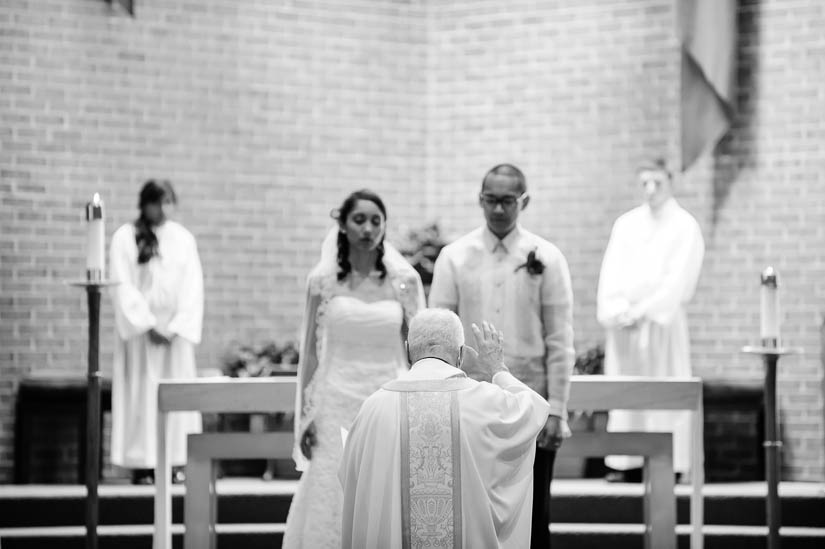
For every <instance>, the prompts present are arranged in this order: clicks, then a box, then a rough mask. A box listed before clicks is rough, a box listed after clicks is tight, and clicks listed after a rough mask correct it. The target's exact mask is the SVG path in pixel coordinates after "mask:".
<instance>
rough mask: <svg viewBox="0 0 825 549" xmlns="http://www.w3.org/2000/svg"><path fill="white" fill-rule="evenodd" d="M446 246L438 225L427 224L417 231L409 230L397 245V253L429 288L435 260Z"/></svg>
mask: <svg viewBox="0 0 825 549" xmlns="http://www.w3.org/2000/svg"><path fill="white" fill-rule="evenodd" d="M446 245H447V241H446V240H444V238H442V236H441V230H440V229H439V227H438V223H429V224H427V225H424V226H423V227H420V228H417V229H409V230H408V231H407V233H406V234H405V235H404V236H403V238H402V240H401V242H400V243H399V245H398V251H399V252H401V255H403V256H404V257H405V258H406V259H407V261H409V262H410V265H412V266H413V268H414V269H415V270H416V271H418V274H419V275H420V276H421V282H422V283H423V284H424V286H425V287H429V285H430V284H432V281H433V268H434V266H435V260H436V258H438V254H440V253H441V249H442V248H444V246H446Z"/></svg>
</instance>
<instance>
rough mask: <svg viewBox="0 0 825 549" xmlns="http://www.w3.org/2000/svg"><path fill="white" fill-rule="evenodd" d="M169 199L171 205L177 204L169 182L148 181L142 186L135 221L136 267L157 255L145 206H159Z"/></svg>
mask: <svg viewBox="0 0 825 549" xmlns="http://www.w3.org/2000/svg"><path fill="white" fill-rule="evenodd" d="M167 196H168V197H169V198H171V200H172V203H173V204H177V203H178V197H177V195H176V194H175V189H174V188H172V184H171V183H170V182H169V181H166V180H163V181H155V180H154V179H150V180H149V181H147V182H146V183H144V184H143V188H142V189H140V195H139V197H138V208H139V209H140V216H139V217H138V218H137V219H136V220H135V243H136V244H137V249H138V265H143V264H144V263H148V262H149V260H150V259H152V258H153V257H155V256H156V255H159V252H158V237H157V235H156V234H155V231H154V230H153V227H152V223H151V222H150V221H149V220H148V219H147V218H146V213H145V210H144V208H145V206H146V205H147V204H160V203H161V202H163V199H164V198H166V197H167Z"/></svg>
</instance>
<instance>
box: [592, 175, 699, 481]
mask: <svg viewBox="0 0 825 549" xmlns="http://www.w3.org/2000/svg"><path fill="white" fill-rule="evenodd" d="M638 179H639V184H640V186H641V188H642V190H643V192H644V196H645V203H644V204H642V205H641V206H638V207H636V208H634V209H632V210H630V211H629V212H627V213H625V214H624V215H622V216H620V217H619V218H618V219H617V220H616V222H615V224H614V225H613V230H612V232H611V235H610V241H609V243H608V245H607V249H606V251H605V254H604V259H603V262H602V268H601V275H600V277H599V287H598V298H597V315H598V320H599V322H600V323H601V324H602V326H604V328H605V330H606V343H605V364H604V370H605V374H607V375H628V376H653V377H689V376H690V375H691V373H692V372H691V365H690V337H689V334H688V325H687V316H686V314H685V306H686V305H687V303H688V302H689V301H690V300H691V298H692V297H693V294H694V291H695V289H696V283H697V280H698V278H699V272H700V270H701V268H702V259H703V257H704V252H705V244H704V240H703V238H702V232H701V230H700V228H699V224H698V223H697V222H696V219H694V217H693V216H692V215H691V214H690V213H688V212H687V211H686V210H685V209H683V208H682V207H681V206H680V205H679V203H678V202H677V201H676V199H675V198H674V197H673V178H672V175H671V173H670V171H669V170H668V169H667V167H666V165H665V163H664V162H663V161H661V160H653V161H650V162H646V163H644V164H642V165H641V166H640V167H639V170H638ZM608 430H610V431H636V430H641V431H672V432H673V434H674V454H673V459H674V469H675V470H676V471H677V472H679V473H686V472H688V470H689V467H690V463H689V457H690V414H689V412H659V411H655V412H648V411H634V412H630V411H613V412H611V413H610V419H609V423H608ZM606 463H607V465H608V466H609V467H611V468H612V469H615V470H617V471H626V470H629V469H638V468H639V467H641V466H642V458H641V457H629V456H609V457H608V458H607V460H606ZM636 480H638V479H636Z"/></svg>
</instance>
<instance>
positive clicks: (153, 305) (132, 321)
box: [110, 221, 203, 469]
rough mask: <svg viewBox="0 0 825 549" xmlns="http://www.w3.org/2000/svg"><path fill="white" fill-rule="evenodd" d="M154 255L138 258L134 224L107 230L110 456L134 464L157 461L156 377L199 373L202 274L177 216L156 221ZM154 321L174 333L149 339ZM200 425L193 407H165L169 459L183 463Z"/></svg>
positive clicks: (144, 465)
mask: <svg viewBox="0 0 825 549" xmlns="http://www.w3.org/2000/svg"><path fill="white" fill-rule="evenodd" d="M154 232H155V234H156V235H157V238H158V250H159V255H157V256H155V257H152V258H151V259H150V260H149V261H148V262H147V263H144V264H142V265H139V264H138V261H137V257H138V250H137V245H136V243H135V227H134V225H133V224H131V223H129V224H126V225H123V226H121V227H120V228H119V229H118V230H117V231H115V234H114V236H112V244H111V254H110V271H111V277H112V279H113V280H115V281H117V282H118V284H117V285H116V286H113V287H112V290H111V294H112V304H113V307H114V311H115V327H116V331H117V335H116V338H115V339H116V341H115V349H114V364H113V371H112V451H111V453H112V463H114V464H115V465H119V466H121V467H127V468H132V469H144V468H153V467H154V466H155V461H156V453H155V447H156V446H157V444H156V431H157V413H158V406H157V395H158V382H159V381H160V380H162V379H169V378H177V379H181V378H194V377H197V369H196V367H195V345H197V344H198V343H200V340H201V326H202V322H203V274H202V271H201V263H200V258H199V256H198V250H197V245H196V242H195V238H194V237H193V236H192V234H191V233H190V232H189V231H188V230H187V229H186V228H184V227H183V226H182V225H180V224H178V223H175V222H174V221H166V222H165V223H163V224H162V225H160V226H158V227H155V228H154ZM151 328H159V329H161V330H163V331H168V332H171V333H172V334H174V337H173V338H172V341H171V343H169V344H168V345H157V344H155V343H152V342H151V341H150V340H149V336H148V335H147V334H148V331H149V329H151ZM200 431H201V416H200V414H199V413H198V412H175V413H172V414H169V430H168V431H167V432H168V436H169V449H170V455H171V462H172V464H173V465H183V464H185V463H186V436H187V435H188V434H189V433H197V432H200Z"/></svg>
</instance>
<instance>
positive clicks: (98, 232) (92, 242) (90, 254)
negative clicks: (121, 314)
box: [86, 193, 106, 282]
mask: <svg viewBox="0 0 825 549" xmlns="http://www.w3.org/2000/svg"><path fill="white" fill-rule="evenodd" d="M86 225H87V226H86V279H87V280H88V281H90V282H100V281H101V280H103V269H104V262H105V260H104V255H105V250H104V246H105V234H106V232H105V228H104V225H103V201H102V200H101V199H100V195H99V194H98V193H95V195H94V197H93V198H92V201H91V202H89V203H87V204H86Z"/></svg>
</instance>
